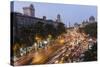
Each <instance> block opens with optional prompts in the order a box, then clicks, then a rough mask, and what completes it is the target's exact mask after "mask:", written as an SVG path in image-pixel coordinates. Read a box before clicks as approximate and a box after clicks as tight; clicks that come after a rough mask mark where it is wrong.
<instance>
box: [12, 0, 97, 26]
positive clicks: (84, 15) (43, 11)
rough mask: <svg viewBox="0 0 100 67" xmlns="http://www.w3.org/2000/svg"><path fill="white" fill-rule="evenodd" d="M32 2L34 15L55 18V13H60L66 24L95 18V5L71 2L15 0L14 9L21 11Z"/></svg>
mask: <svg viewBox="0 0 100 67" xmlns="http://www.w3.org/2000/svg"><path fill="white" fill-rule="evenodd" d="M30 4H33V5H34V7H35V16H36V17H39V18H42V17H43V16H46V17H47V19H52V20H56V16H57V14H60V15H61V20H62V22H63V23H64V24H66V25H68V24H69V22H70V24H71V25H73V24H74V23H75V22H77V23H81V22H82V21H83V20H88V18H89V17H90V16H94V17H95V18H96V19H97V7H96V6H88V5H72V4H54V3H39V2H28V1H15V2H14V11H15V12H20V13H23V7H28V6H29V5H30Z"/></svg>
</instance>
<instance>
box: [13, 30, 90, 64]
mask: <svg viewBox="0 0 100 67" xmlns="http://www.w3.org/2000/svg"><path fill="white" fill-rule="evenodd" d="M88 46H89V38H88V36H87V35H86V34H85V33H80V32H79V31H78V29H70V30H68V31H67V33H64V34H61V35H60V36H58V38H57V39H55V40H54V41H51V42H50V43H48V44H47V46H46V47H45V48H39V49H38V50H37V51H35V50H34V49H33V50H31V51H30V52H29V53H28V54H27V55H24V56H22V57H20V58H19V59H18V60H16V61H14V65H25V64H53V63H70V62H79V61H82V59H81V57H82V56H83V53H84V52H85V51H86V50H88ZM33 48H34V47H33Z"/></svg>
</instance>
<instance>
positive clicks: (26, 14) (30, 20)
mask: <svg viewBox="0 0 100 67" xmlns="http://www.w3.org/2000/svg"><path fill="white" fill-rule="evenodd" d="M11 6H14V3H13V2H12V3H11ZM37 22H42V23H43V24H44V26H45V25H46V24H52V25H53V26H54V27H55V28H56V27H57V26H58V23H62V22H61V17H60V14H58V15H57V20H56V21H53V20H49V19H46V16H43V18H38V17H35V8H34V5H32V4H30V6H29V7H23V14H22V13H18V12H13V8H11V23H13V38H15V36H17V35H18V34H19V33H20V28H21V27H30V26H32V25H34V24H35V23H37ZM62 24H63V23H62ZM63 25H64V24H63Z"/></svg>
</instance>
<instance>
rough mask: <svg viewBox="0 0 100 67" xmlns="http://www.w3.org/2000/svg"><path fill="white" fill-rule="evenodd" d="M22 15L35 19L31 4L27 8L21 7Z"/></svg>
mask: <svg viewBox="0 0 100 67" xmlns="http://www.w3.org/2000/svg"><path fill="white" fill-rule="evenodd" d="M23 12H24V15H27V16H31V17H35V8H34V5H33V4H30V6H29V7H23Z"/></svg>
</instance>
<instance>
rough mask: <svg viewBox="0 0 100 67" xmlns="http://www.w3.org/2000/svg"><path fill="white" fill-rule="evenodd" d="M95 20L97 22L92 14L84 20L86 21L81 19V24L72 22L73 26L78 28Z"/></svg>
mask: <svg viewBox="0 0 100 67" xmlns="http://www.w3.org/2000/svg"><path fill="white" fill-rule="evenodd" d="M95 22H97V21H96V20H95V17H94V16H90V17H89V20H86V21H83V22H82V23H81V24H78V23H75V24H74V28H79V27H81V28H82V27H84V26H86V25H88V24H90V23H95Z"/></svg>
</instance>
